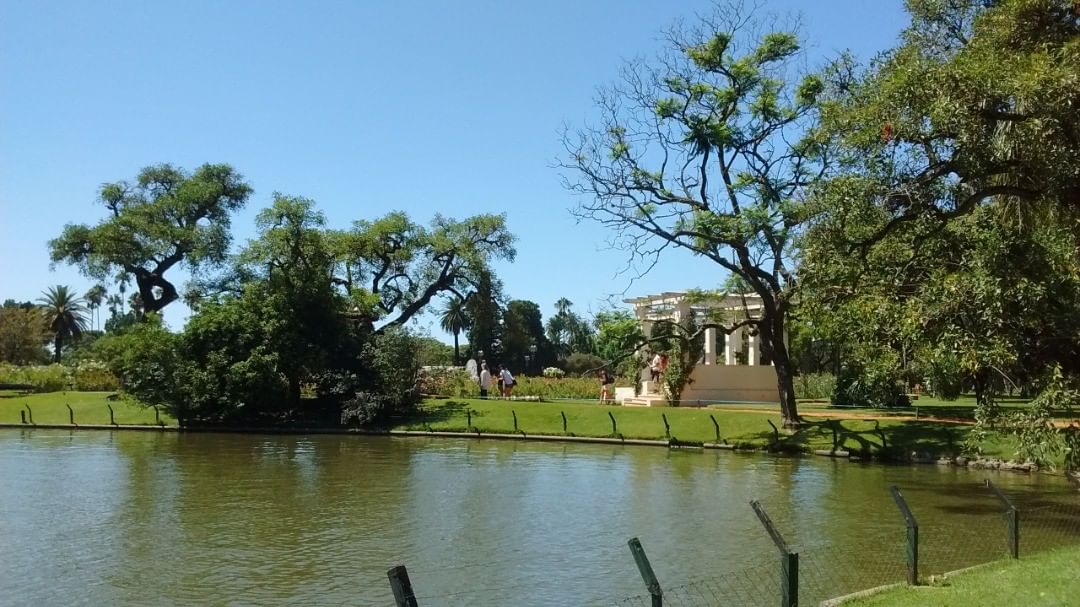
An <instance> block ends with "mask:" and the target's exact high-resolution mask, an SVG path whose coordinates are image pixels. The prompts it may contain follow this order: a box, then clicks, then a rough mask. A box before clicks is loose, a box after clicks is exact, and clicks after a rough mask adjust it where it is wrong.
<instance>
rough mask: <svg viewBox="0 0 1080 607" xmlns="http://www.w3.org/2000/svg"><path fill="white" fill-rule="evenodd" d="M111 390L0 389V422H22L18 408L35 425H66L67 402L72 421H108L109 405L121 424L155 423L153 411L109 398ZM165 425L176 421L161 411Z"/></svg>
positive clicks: (93, 423)
mask: <svg viewBox="0 0 1080 607" xmlns="http://www.w3.org/2000/svg"><path fill="white" fill-rule="evenodd" d="M111 394H113V393H112V392H47V393H45V394H18V393H16V392H0V423H8V424H17V423H19V422H20V421H22V418H21V416H20V413H19V411H26V406H27V405H29V406H30V412H28V413H27V415H28V417H29V415H30V414H31V413H32V414H33V418H34V423H36V424H67V423H69V422H70V417H69V416H68V415H69V414H68V409H67V407H65V406H64V405H70V406H71V409H72V411H74V412H75V423H76V424H84V425H95V424H109V423H110V421H109V406H111V407H112V408H113V417H114V418H115V420H116V423H117V424H121V425H154V424H155V423H156V420H155V417H154V410H153V409H151V408H149V407H146V406H144V405H142V404H141V403H138V402H136V401H134V400H131V399H127V398H123V397H121V398H118V399H116V400H109V399H108V397H109V395H111ZM161 421H162V423H164V424H165V425H168V426H175V425H176V420H175V419H173V418H172V417H171V416H169V415H168V414H166V413H164V412H162V413H161Z"/></svg>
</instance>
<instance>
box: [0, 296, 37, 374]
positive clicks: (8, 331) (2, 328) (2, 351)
mask: <svg viewBox="0 0 1080 607" xmlns="http://www.w3.org/2000/svg"><path fill="white" fill-rule="evenodd" d="M48 341H49V323H48V322H47V320H46V318H45V315H44V314H43V313H42V311H41V310H39V309H38V308H37V307H30V308H20V307H16V306H11V307H7V306H5V307H3V308H0V362H7V363H13V364H16V365H28V364H35V363H41V362H44V361H46V360H48V352H47V351H46V350H45V344H46V343H48Z"/></svg>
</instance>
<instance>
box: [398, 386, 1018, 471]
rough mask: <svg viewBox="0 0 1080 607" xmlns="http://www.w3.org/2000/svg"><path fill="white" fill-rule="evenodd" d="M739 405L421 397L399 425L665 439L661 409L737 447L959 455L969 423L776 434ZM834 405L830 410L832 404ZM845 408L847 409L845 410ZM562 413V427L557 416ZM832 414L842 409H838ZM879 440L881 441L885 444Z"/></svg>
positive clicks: (766, 414) (696, 435)
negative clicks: (418, 413) (413, 415)
mask: <svg viewBox="0 0 1080 607" xmlns="http://www.w3.org/2000/svg"><path fill="white" fill-rule="evenodd" d="M736 408H738V406H737V405H732V406H730V407H714V408H705V409H698V408H682V407H676V408H669V407H664V408H647V407H641V408H636V407H634V408H632V407H609V406H604V407H601V406H599V405H597V404H596V403H595V401H594V402H592V403H589V402H585V401H579V402H574V401H563V402H558V403H535V402H506V401H494V400H475V399H447V400H429V401H427V402H425V404H424V414H423V416H422V417H421V418H420V419H414V420H410V421H409V422H406V423H402V424H400V425H398V426H397V427H396V428H397V429H406V430H427V429H431V430H446V431H457V432H465V431H468V430H469V428H468V417H467V414H466V411H467V410H468V411H471V412H472V426H473V428H474V429H478V430H480V431H481V432H489V433H513V432H514V414H515V413H516V414H517V423H518V426H517V427H518V430H519V431H520V432H525V433H526V434H549V435H556V436H560V435H564V434H566V435H573V436H589V437H609V436H612V428H611V418H610V417H609V416H608V413H611V415H612V416H613V417H614V418H615V421H616V424H617V429H618V433H619V434H621V435H622V436H623V437H625V438H643V439H658V440H663V439H665V438H667V435H666V433H665V427H664V421H663V417H662V415H666V416H667V421H668V425H669V426H670V436H671V437H672V438H675V439H678V440H682V441H694V442H713V441H715V440H716V434H715V429H714V426H713V423H712V420H711V419H710V417H712V418H715V419H716V422H717V424H718V425H719V426H720V438H721V441H722V442H726V443H729V444H735V445H739V446H743V447H754V448H761V447H768V446H770V445H773V446H774V448H777V449H779V450H786V451H810V450H815V449H832V448H833V429H834V428H835V429H836V440H837V446H838V448H840V449H844V450H849V451H855V452H869V453H879V452H881V451H882V450H883V449H884V450H886V451H888V452H889V453H891V454H893V455H898V454H906V453H910V452H911V451H918V452H926V453H931V454H935V455H938V454H941V455H945V454H954V455H955V454H959V451H960V446H961V443H962V442H963V440H964V438H965V436H966V435H967V432H968V427H967V426H962V425H957V424H944V423H937V422H933V421H921V420H920V421H913V420H883V421H881V422H875V421H872V420H838V419H833V420H830V419H829V418H825V417H807V418H806V423H805V424H804V425H803V428H801V429H800V430H799V431H798V432H795V433H784V432H782V431H781V433H780V440H779V442H777V441H776V440H775V437H774V434H773V430H772V428H771V427H770V426H769V421H770V420H771V421H772V422H773V423H774V424H776V425H777V426H779V425H780V416H779V414H778V413H777V407H776V406H775V405H760V406H753V409H754V410H752V411H747V410H745V409H746V408H748V407H746V406H743V407H742V408H741V409H739V410H735V409H736ZM834 411H835V410H834ZM844 412H848V411H847V410H844ZM560 413H565V415H566V420H567V427H566V432H565V433H564V432H563V425H562V417H561V415H560ZM837 413H841V412H840V411H837ZM883 445H884V447H883ZM1011 454H1012V451H1011V449H1010V447H1009V445H1008V444H1005V443H995V444H990V445H987V448H986V455H988V456H991V457H1001V458H1006V459H1007V458H1009V457H1010V456H1011Z"/></svg>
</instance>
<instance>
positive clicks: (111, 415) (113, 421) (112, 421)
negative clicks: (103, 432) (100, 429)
mask: <svg viewBox="0 0 1080 607" xmlns="http://www.w3.org/2000/svg"><path fill="white" fill-rule="evenodd" d="M105 406H106V407H108V408H109V423H110V424H112V425H114V426H115V425H116V415H115V414H114V413H113V409H112V405H110V404H109V403H105Z"/></svg>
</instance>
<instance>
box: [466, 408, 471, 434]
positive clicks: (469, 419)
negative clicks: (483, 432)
mask: <svg viewBox="0 0 1080 607" xmlns="http://www.w3.org/2000/svg"><path fill="white" fill-rule="evenodd" d="M465 419H466V420H467V421H466V422H465V429H466V430H468V429H470V428H472V410H471V409H465Z"/></svg>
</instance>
